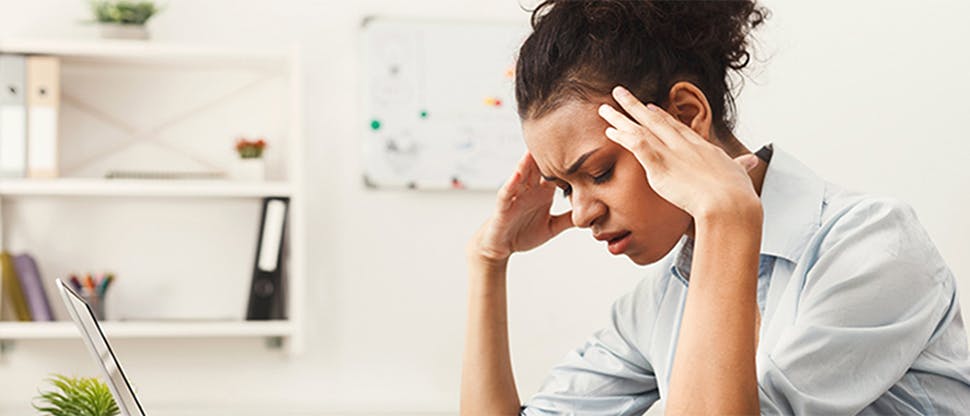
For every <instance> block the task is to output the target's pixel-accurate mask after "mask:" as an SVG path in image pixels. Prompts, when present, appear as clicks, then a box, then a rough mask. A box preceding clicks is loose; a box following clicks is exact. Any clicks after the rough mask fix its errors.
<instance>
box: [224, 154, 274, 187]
mask: <svg viewBox="0 0 970 416" xmlns="http://www.w3.org/2000/svg"><path fill="white" fill-rule="evenodd" d="M230 176H231V177H232V179H236V180H241V181H262V180H264V179H266V163H265V162H264V161H263V158H259V157H253V158H245V159H243V158H240V159H236V161H235V162H234V164H233V167H232V173H231V175H230Z"/></svg>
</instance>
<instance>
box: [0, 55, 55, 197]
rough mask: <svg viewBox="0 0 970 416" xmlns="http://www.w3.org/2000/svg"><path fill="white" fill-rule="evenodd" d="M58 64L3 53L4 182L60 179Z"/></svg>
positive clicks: (0, 169) (0, 159) (0, 132)
mask: <svg viewBox="0 0 970 416" xmlns="http://www.w3.org/2000/svg"><path fill="white" fill-rule="evenodd" d="M59 105H60V60H59V59H58V58H57V57H54V56H39V55H19V54H4V53H2V52H0V177H15V178H26V177H30V178H53V177H57V176H58V168H57V166H58V154H57V119H58V112H59Z"/></svg>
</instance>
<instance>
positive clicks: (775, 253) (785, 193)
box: [671, 145, 825, 283]
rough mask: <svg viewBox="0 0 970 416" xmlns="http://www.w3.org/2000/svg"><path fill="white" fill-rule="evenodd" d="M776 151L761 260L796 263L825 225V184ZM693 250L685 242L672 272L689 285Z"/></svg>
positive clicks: (764, 198) (766, 194)
mask: <svg viewBox="0 0 970 416" xmlns="http://www.w3.org/2000/svg"><path fill="white" fill-rule="evenodd" d="M772 147H773V149H774V153H773V154H772V156H771V161H770V162H769V163H768V169H767V171H766V172H765V179H764V182H763V183H762V185H761V206H762V209H763V212H764V225H763V226H762V235H761V256H762V257H763V256H772V257H780V258H783V259H785V260H788V261H790V262H792V263H795V262H796V260H797V259H798V258H799V257H800V256H801V253H802V251H804V249H805V246H806V244H808V240H809V239H810V238H811V236H812V235H813V234H815V232H816V231H817V230H818V228H819V226H820V224H821V218H822V204H823V201H824V196H825V181H823V180H822V179H821V178H820V177H818V176H817V175H816V174H815V173H814V172H812V170H811V169H809V168H808V167H806V166H805V165H804V164H802V163H801V162H800V161H798V159H795V158H794V157H793V156H792V155H790V154H788V153H786V152H784V151H783V150H781V149H779V148H778V146H777V145H773V146H772ZM693 247H694V242H693V241H692V240H691V239H689V238H688V237H686V236H685V237H684V238H682V239H681V242H680V243H679V245H678V247H677V249H676V250H677V254H676V256H675V257H674V261H673V265H672V266H671V272H672V273H673V274H674V275H675V276H677V277H678V278H679V279H681V280H682V281H684V282H685V283H686V280H685V279H686V278H689V276H690V263H691V257H692V256H693Z"/></svg>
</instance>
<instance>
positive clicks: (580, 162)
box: [540, 148, 600, 182]
mask: <svg viewBox="0 0 970 416" xmlns="http://www.w3.org/2000/svg"><path fill="white" fill-rule="evenodd" d="M598 150H600V148H596V149H593V150H590V151H588V152H586V153H583V155H582V156H580V157H579V159H576V161H575V162H573V164H572V165H569V169H566V175H567V176H568V175H572V174H574V173H576V171H578V170H579V168H580V167H582V166H583V163H584V162H586V159H589V157H590V156H591V155H592V154H593V153H596V151H598ZM540 174H541V173H540ZM542 177H543V179H545V180H547V181H550V182H551V181H555V180H557V179H559V178H556V177H554V176H546V175H542Z"/></svg>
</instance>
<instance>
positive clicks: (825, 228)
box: [806, 185, 949, 283]
mask: <svg viewBox="0 0 970 416" xmlns="http://www.w3.org/2000/svg"><path fill="white" fill-rule="evenodd" d="M812 240H813V241H812V243H811V244H809V248H808V250H809V252H808V253H806V255H807V257H808V258H809V259H811V260H812V263H813V264H814V268H818V266H825V267H824V268H825V269H826V270H829V271H832V270H831V269H834V271H837V272H838V273H839V274H842V275H843V277H847V276H849V275H853V274H859V273H863V272H870V273H876V274H878V275H880V276H886V277H888V276H889V275H906V276H907V279H913V280H918V281H922V282H923V283H930V282H931V281H935V282H940V281H941V280H944V278H945V277H947V276H948V275H949V271H948V269H947V268H946V265H945V263H944V261H943V259H942V256H941V255H940V254H939V252H938V251H937V249H936V246H935V245H934V244H933V241H932V239H931V238H930V236H929V234H928V233H927V232H926V230H925V229H924V228H923V225H922V224H921V223H920V221H919V218H918V217H917V214H916V211H915V210H914V209H913V207H912V206H910V205H909V204H907V203H905V202H903V201H901V200H899V199H896V198H890V197H885V196H877V195H870V194H862V193H856V192H848V191H844V190H841V189H839V188H838V187H835V186H834V185H829V186H827V188H826V193H825V200H824V203H823V210H822V217H821V221H820V224H819V229H818V232H816V233H815V236H814V237H813V239H812Z"/></svg>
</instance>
